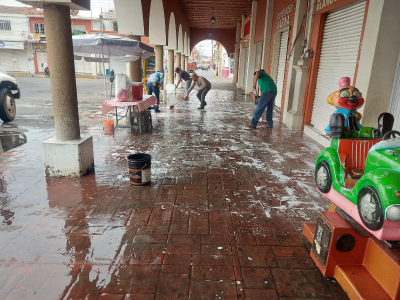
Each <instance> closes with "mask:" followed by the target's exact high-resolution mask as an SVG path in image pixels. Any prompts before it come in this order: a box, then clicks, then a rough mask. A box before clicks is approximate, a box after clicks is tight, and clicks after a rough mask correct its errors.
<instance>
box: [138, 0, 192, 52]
mask: <svg viewBox="0 0 400 300" xmlns="http://www.w3.org/2000/svg"><path fill="white" fill-rule="evenodd" d="M146 1H147V2H150V1H149V0H142V3H143V2H146ZM163 4H164V15H165V30H166V33H165V35H166V37H167V42H168V30H169V18H170V16H171V13H172V12H173V13H174V16H175V25H176V39H177V41H176V45H177V46H178V38H179V24H182V37H183V38H185V32H186V35H187V36H190V37H191V38H192V36H191V31H190V30H191V28H190V26H189V23H188V22H187V20H186V16H185V14H184V13H183V11H182V9H181V6H180V4H179V1H178V0H163ZM147 36H148V35H147Z"/></svg>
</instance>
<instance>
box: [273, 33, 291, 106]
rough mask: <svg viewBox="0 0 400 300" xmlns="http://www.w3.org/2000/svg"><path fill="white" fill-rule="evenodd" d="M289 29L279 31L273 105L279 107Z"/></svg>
mask: <svg viewBox="0 0 400 300" xmlns="http://www.w3.org/2000/svg"><path fill="white" fill-rule="evenodd" d="M288 37H289V31H284V32H282V33H281V44H280V46H279V56H278V72H277V74H276V88H277V93H276V98H275V106H277V107H279V108H280V107H281V104H282V92H283V81H284V80H285V67H286V50H287V45H288Z"/></svg>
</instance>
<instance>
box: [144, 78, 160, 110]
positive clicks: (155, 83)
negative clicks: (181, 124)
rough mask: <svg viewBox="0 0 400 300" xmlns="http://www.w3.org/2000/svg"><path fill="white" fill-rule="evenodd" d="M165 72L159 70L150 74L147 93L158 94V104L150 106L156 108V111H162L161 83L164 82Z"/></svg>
mask: <svg viewBox="0 0 400 300" xmlns="http://www.w3.org/2000/svg"><path fill="white" fill-rule="evenodd" d="M163 80H164V74H163V73H162V72H161V71H157V72H155V73H153V74H151V75H150V77H149V80H148V81H147V94H148V95H152V94H153V93H154V96H156V99H157V104H156V105H154V106H152V107H150V109H154V110H155V112H160V108H159V106H160V85H161V84H162V83H163Z"/></svg>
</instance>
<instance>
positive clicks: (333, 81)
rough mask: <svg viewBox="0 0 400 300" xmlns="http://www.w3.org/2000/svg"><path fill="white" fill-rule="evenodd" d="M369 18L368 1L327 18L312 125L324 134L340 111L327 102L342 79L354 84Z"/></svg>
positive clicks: (358, 3) (338, 11)
mask: <svg viewBox="0 0 400 300" xmlns="http://www.w3.org/2000/svg"><path fill="white" fill-rule="evenodd" d="M364 14H365V1H362V2H357V3H355V4H352V5H349V6H346V7H344V8H342V9H339V10H337V11H334V12H332V13H330V14H328V15H327V17H326V20H325V26H324V33H323V36H322V46H321V55H320V59H319V65H318V73H317V82H316V86H315V95H314V105H313V111H312V116H311V125H312V126H314V127H315V128H316V129H318V130H320V131H323V130H324V129H325V128H326V126H327V125H328V124H329V119H330V116H331V114H332V113H333V112H334V111H335V110H336V108H335V107H334V106H332V105H330V104H328V103H327V102H326V100H327V98H328V96H329V95H330V94H332V93H333V92H335V91H337V90H338V89H339V83H338V82H339V79H340V78H342V77H350V78H351V83H352V84H353V79H354V73H355V70H356V65H357V57H358V50H359V47H360V39H361V31H362V27H363V21H364Z"/></svg>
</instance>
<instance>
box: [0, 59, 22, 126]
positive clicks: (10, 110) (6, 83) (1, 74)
mask: <svg viewBox="0 0 400 300" xmlns="http://www.w3.org/2000/svg"><path fill="white" fill-rule="evenodd" d="M20 97H21V92H20V90H19V86H18V81H17V80H16V79H15V78H14V77H11V76H9V75H7V72H6V70H4V68H3V67H0V119H2V120H3V121H4V122H6V123H7V122H11V121H12V120H14V118H15V114H16V112H17V107H16V105H15V99H19V98H20Z"/></svg>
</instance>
